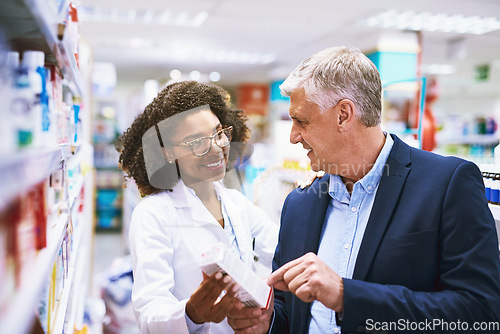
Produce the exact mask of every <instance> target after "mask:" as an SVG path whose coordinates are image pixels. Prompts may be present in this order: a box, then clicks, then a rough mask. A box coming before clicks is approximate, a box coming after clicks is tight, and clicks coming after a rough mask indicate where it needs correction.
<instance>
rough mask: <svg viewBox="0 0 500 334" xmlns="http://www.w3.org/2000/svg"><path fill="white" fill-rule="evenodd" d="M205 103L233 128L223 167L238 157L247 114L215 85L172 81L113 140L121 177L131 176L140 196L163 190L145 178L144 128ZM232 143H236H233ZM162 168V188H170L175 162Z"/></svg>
mask: <svg viewBox="0 0 500 334" xmlns="http://www.w3.org/2000/svg"><path fill="white" fill-rule="evenodd" d="M207 104H208V105H209V106H210V110H211V111H212V112H213V113H214V114H215V115H216V116H217V118H218V119H219V121H220V122H221V124H222V126H232V127H233V132H232V139H231V144H232V145H231V150H230V155H229V161H228V164H227V166H228V167H231V166H232V165H233V164H234V162H235V161H236V160H237V158H238V157H240V158H241V156H242V154H243V151H244V149H245V144H246V141H247V140H248V137H249V135H250V130H249V129H248V127H247V125H246V121H247V117H246V116H245V114H244V112H243V110H240V109H236V108H234V107H233V106H231V104H230V101H229V93H228V92H226V91H225V90H224V89H223V88H221V87H219V86H216V85H212V84H203V83H198V82H196V81H182V82H177V83H173V84H171V85H168V86H167V87H165V88H164V89H163V90H162V91H161V92H160V93H158V95H157V96H156V97H155V98H154V99H153V101H152V102H151V103H150V104H149V105H148V106H146V108H145V109H144V112H142V113H141V114H139V115H138V116H137V117H136V119H135V120H134V122H133V123H132V125H131V126H130V127H129V128H128V129H127V130H126V131H125V132H124V133H123V134H122V135H121V136H120V137H119V138H118V139H117V141H116V150H117V151H118V152H119V153H120V157H119V166H120V168H121V169H122V170H123V171H124V172H125V173H126V175H125V180H127V179H128V178H133V179H134V181H135V183H136V184H137V187H138V188H139V191H140V193H141V196H147V195H150V194H154V193H158V192H160V191H162V190H163V189H159V188H156V187H154V186H152V185H151V183H150V181H149V179H148V174H147V170H146V162H145V160H144V149H143V145H142V140H143V136H144V134H145V133H146V131H147V130H148V129H150V128H151V127H154V126H156V125H157V124H158V122H160V121H163V120H165V119H167V118H169V117H171V116H174V115H177V114H180V113H182V112H184V111H186V110H189V109H193V108H196V107H200V106H203V105H207ZM235 142H237V143H239V145H233V143H235ZM166 167H167V168H169V169H170V171H169V173H166V175H167V176H166V178H167V179H166V180H163V181H164V182H166V184H167V187H165V189H172V187H173V186H175V184H176V183H177V182H178V181H179V179H178V174H177V170H176V167H175V164H166ZM168 175H171V177H168ZM162 188H163V187H162Z"/></svg>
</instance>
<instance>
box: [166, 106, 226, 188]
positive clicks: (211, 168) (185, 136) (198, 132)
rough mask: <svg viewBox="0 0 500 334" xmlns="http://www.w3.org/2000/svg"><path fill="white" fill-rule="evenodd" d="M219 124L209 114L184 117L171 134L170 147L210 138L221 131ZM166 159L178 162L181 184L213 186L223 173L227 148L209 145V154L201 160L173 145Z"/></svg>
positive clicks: (168, 150) (200, 112)
mask: <svg viewBox="0 0 500 334" xmlns="http://www.w3.org/2000/svg"><path fill="white" fill-rule="evenodd" d="M222 128H223V127H222V124H221V123H220V121H219V119H218V118H217V116H215V115H214V113H213V112H212V111H211V110H210V109H207V110H201V111H199V112H197V113H194V114H191V115H189V116H187V117H186V118H185V119H184V121H183V122H182V123H181V125H180V126H179V127H178V128H177V129H176V130H175V132H174V133H173V134H172V137H171V142H172V143H187V142H191V141H193V140H195V139H198V138H201V137H210V136H213V135H214V134H215V133H216V132H217V131H219V130H221V129H222ZM167 156H168V157H170V158H172V159H177V163H178V164H179V170H180V174H181V179H182V181H183V182H184V183H185V184H186V185H189V184H193V183H198V182H215V181H219V180H222V178H224V175H225V173H226V163H227V158H228V156H229V145H228V146H226V147H224V148H220V147H219V146H217V145H216V144H215V140H214V139H213V140H212V141H211V147H210V150H209V151H208V153H206V154H204V155H202V156H196V155H194V154H193V151H192V149H191V147H188V146H178V145H172V146H170V147H169V148H168V149H167Z"/></svg>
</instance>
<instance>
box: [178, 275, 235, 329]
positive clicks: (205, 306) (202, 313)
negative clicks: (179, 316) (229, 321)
mask: <svg viewBox="0 0 500 334" xmlns="http://www.w3.org/2000/svg"><path fill="white" fill-rule="evenodd" d="M203 276H204V280H203V282H202V283H201V284H200V286H199V287H198V289H197V290H196V291H195V292H194V293H193V294H192V295H191V297H190V298H189V300H188V301H187V303H186V314H187V315H188V317H189V319H191V320H192V321H193V322H194V323H196V324H202V323H205V322H216V323H219V322H221V321H222V320H224V318H225V317H226V316H227V314H228V313H229V311H230V310H231V309H232V308H233V307H234V304H235V302H236V301H237V298H236V293H237V292H238V288H239V286H238V285H237V284H231V277H229V276H223V275H222V274H221V273H220V272H219V273H215V274H213V275H212V276H210V277H206V275H205V274H203ZM224 289H225V290H226V294H225V295H224V297H222V298H221V299H220V300H218V298H219V296H220V294H221V293H222V291H223V290H224Z"/></svg>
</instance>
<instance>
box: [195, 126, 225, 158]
mask: <svg viewBox="0 0 500 334" xmlns="http://www.w3.org/2000/svg"><path fill="white" fill-rule="evenodd" d="M212 140H214V141H215V144H216V145H217V146H219V147H220V148H223V147H226V146H227V145H229V143H230V142H231V130H230V129H224V130H220V131H218V132H217V133H216V134H214V135H213V136H211V137H203V138H200V139H199V140H197V141H196V142H195V143H194V144H193V146H192V147H191V148H192V150H193V153H194V154H195V155H197V156H201V155H204V154H206V153H207V152H208V151H210V148H211V147H212Z"/></svg>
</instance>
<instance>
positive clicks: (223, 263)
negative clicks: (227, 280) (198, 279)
mask: <svg viewBox="0 0 500 334" xmlns="http://www.w3.org/2000/svg"><path fill="white" fill-rule="evenodd" d="M200 268H201V270H203V272H204V273H205V274H207V275H208V276H211V275H213V274H214V273H216V272H218V271H221V272H222V273H226V274H228V275H229V276H231V278H232V281H233V282H236V283H238V285H239V286H240V289H239V291H238V299H239V300H240V301H241V302H242V303H243V305H244V306H246V307H260V308H267V307H268V306H269V302H270V300H271V292H272V291H271V287H269V285H267V284H266V283H265V282H264V281H263V280H262V278H260V277H259V275H257V274H256V273H254V272H253V271H252V269H251V268H249V267H248V266H247V265H246V264H245V263H243V261H241V260H240V259H239V258H238V257H237V256H236V255H235V254H234V253H233V252H232V251H231V250H229V249H228V248H227V246H225V245H224V244H223V243H218V244H216V245H214V246H213V247H212V248H211V249H210V250H208V251H207V252H205V253H203V254H202V256H201V261H200Z"/></svg>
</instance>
